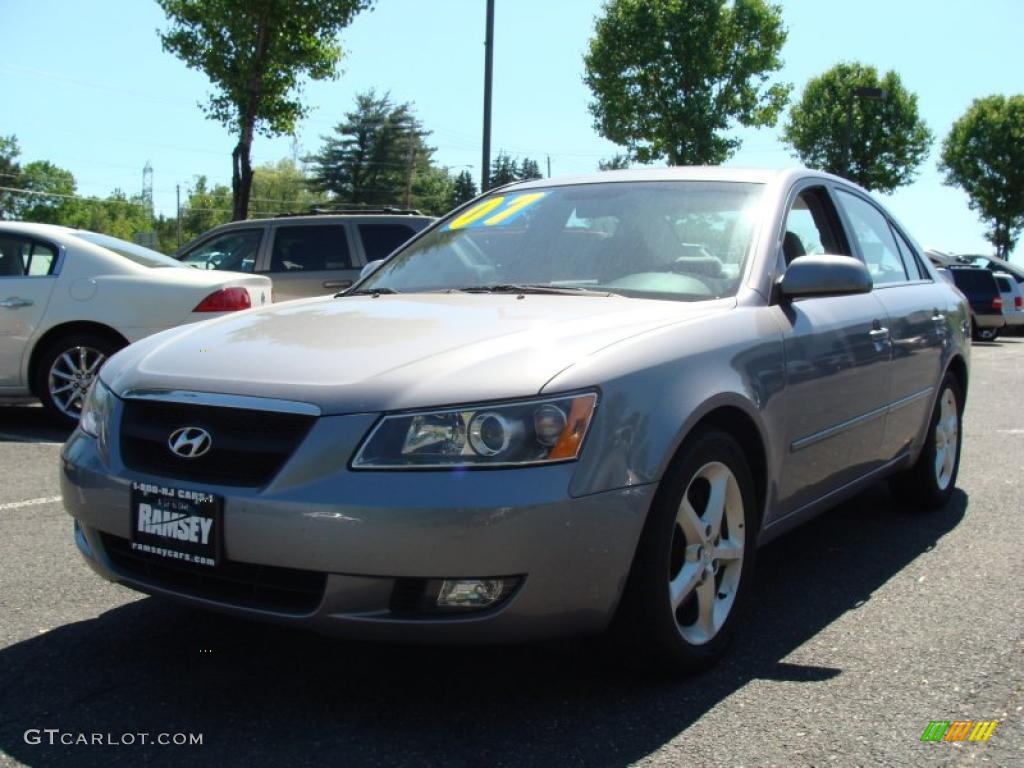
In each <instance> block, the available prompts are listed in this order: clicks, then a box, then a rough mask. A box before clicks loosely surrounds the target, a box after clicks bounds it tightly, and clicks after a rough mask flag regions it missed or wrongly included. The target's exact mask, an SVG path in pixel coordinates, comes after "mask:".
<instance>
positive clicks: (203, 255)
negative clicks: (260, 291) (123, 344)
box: [174, 208, 433, 301]
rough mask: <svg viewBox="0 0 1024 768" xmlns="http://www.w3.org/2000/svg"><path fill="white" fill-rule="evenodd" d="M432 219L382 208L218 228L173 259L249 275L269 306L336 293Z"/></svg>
mask: <svg viewBox="0 0 1024 768" xmlns="http://www.w3.org/2000/svg"><path fill="white" fill-rule="evenodd" d="M432 221H433V219H432V218H431V217H430V216H424V215H422V214H421V213H420V212H419V211H406V210H399V209H394V208H383V209H380V210H373V211H359V212H358V213H335V212H332V213H312V214H308V215H296V216H278V217H275V218H270V219H250V220H247V221H233V222H231V223H230V224H222V225H220V226H218V227H214V228H213V229H211V230H209V231H208V232H205V233H203V234H202V235H200V236H199V237H197V238H196V239H195V240H193V241H192V242H190V243H188V244H186V245H185V246H184V247H182V248H181V249H179V251H178V252H177V253H176V254H175V255H174V257H175V258H176V259H179V260H180V261H183V262H185V263H186V264H188V265H190V266H193V267H196V268H197V269H222V270H230V271H233V272H255V273H257V274H261V275H266V276H267V277H269V278H271V279H272V280H273V281H274V300H275V301H288V300H289V299H304V298H308V297H311V296H322V295H325V294H329V293H336V292H338V291H341V290H344V289H345V288H348V287H349V286H350V285H352V283H353V282H355V280H356V279H358V277H359V271H360V270H361V269H362V268H363V266H365V265H366V264H367V263H368V262H371V261H376V260H378V259H383V258H386V257H387V256H388V255H389V254H390V253H391V252H392V251H394V250H395V249H396V248H398V246H400V245H401V244H402V243H404V242H405V241H406V240H408V239H409V238H411V237H412V236H413V235H415V234H416V233H417V232H419V231H420V230H421V229H423V228H424V227H426V226H427V225H428V224H430V222H432Z"/></svg>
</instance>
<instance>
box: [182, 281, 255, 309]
mask: <svg viewBox="0 0 1024 768" xmlns="http://www.w3.org/2000/svg"><path fill="white" fill-rule="evenodd" d="M250 307H252V301H251V300H250V299H249V292H248V291H247V290H245V288H239V287H237V286H236V287H234V288H221V289H220V290H217V291H214V292H213V293H211V294H210V295H209V296H207V297H206V298H205V299H203V300H202V301H200V302H199V303H198V304H196V308H195V309H193V310H192V311H193V312H236V311H238V310H240V309H249V308H250Z"/></svg>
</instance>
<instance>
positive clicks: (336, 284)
mask: <svg viewBox="0 0 1024 768" xmlns="http://www.w3.org/2000/svg"><path fill="white" fill-rule="evenodd" d="M350 285H352V281H351V280H324V288H335V289H339V288H348V287H349V286H350Z"/></svg>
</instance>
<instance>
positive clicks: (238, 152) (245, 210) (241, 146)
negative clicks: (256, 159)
mask: <svg viewBox="0 0 1024 768" xmlns="http://www.w3.org/2000/svg"><path fill="white" fill-rule="evenodd" d="M231 192H232V199H233V201H234V202H233V204H232V207H233V209H234V210H233V211H232V213H231V220H232V221H240V220H242V219H247V218H249V195H250V194H251V193H252V126H251V125H250V126H248V127H243V128H242V135H241V137H240V138H239V140H238V144H237V145H235V149H234V151H233V152H232V153H231Z"/></svg>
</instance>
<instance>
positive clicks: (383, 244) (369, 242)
mask: <svg viewBox="0 0 1024 768" xmlns="http://www.w3.org/2000/svg"><path fill="white" fill-rule="evenodd" d="M414 234H416V232H415V230H414V229H413V228H412V227H410V226H407V225H405V224H360V225H359V237H360V239H361V240H362V241H363V252H364V253H366V260H367V261H377V260H378V259H385V258H387V257H388V256H389V255H391V253H392V252H393V251H394V250H395V249H396V248H397V247H398V246H400V245H401V244H402V243H404V242H405V241H406V240H408V239H409V238H410V237H412V236H413V235H414Z"/></svg>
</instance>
